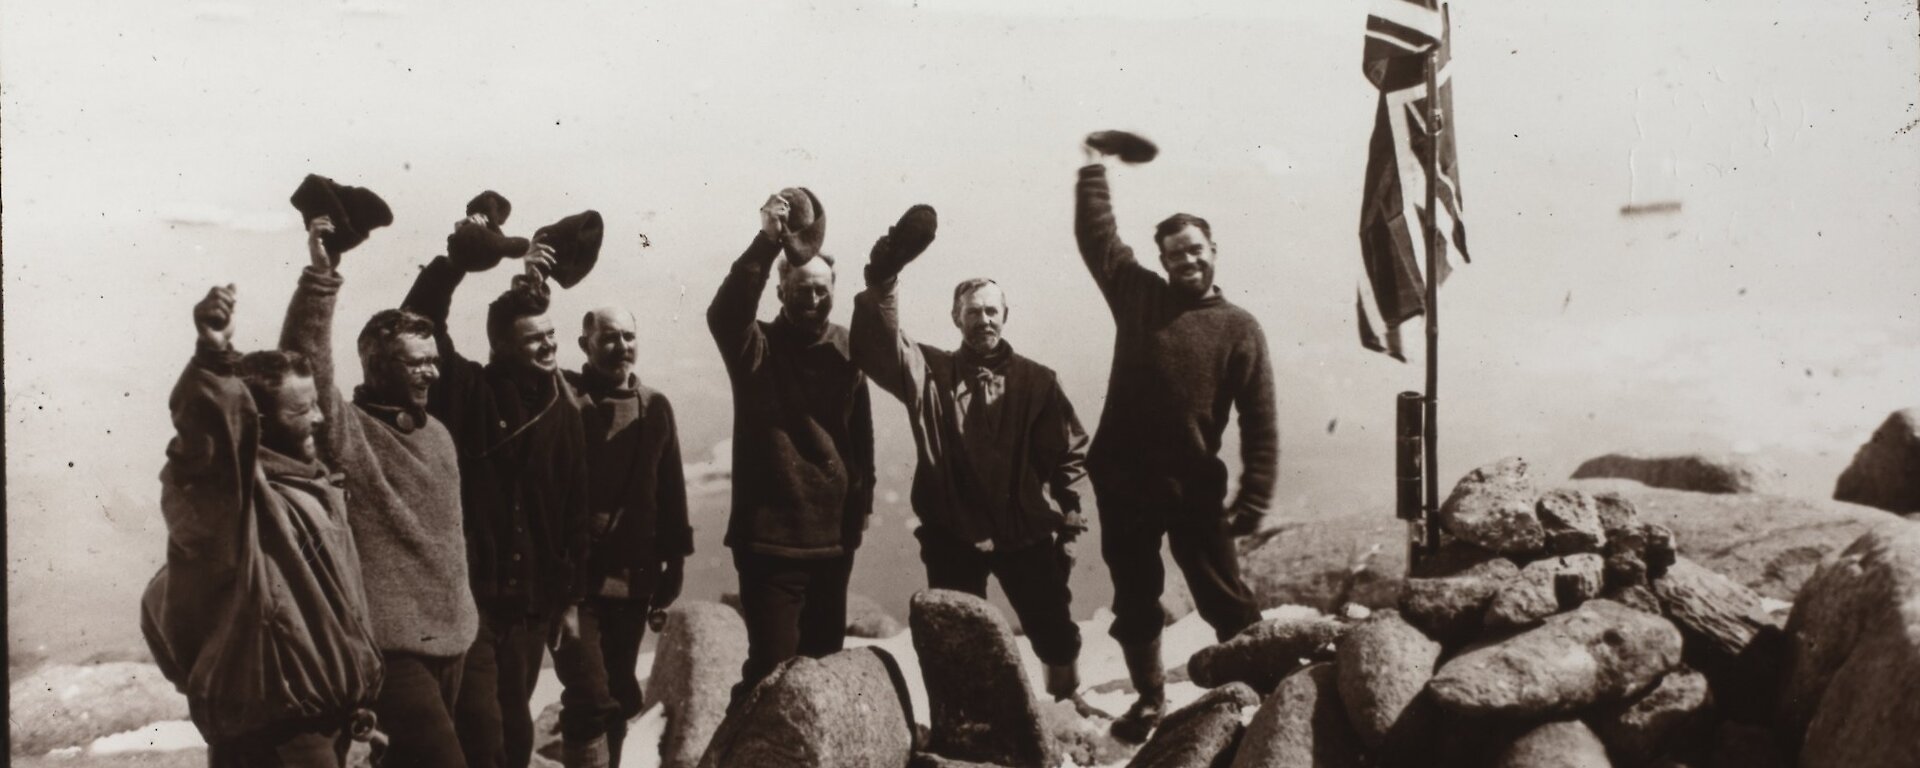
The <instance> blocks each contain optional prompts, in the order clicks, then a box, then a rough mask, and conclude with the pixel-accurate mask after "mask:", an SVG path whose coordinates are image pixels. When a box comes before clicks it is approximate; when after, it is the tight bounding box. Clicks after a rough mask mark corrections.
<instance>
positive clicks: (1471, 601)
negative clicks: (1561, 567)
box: [1400, 558, 1520, 641]
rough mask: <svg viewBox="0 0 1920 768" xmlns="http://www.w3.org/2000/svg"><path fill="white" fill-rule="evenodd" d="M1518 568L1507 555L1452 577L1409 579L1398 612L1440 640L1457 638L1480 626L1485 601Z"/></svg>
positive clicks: (1511, 578) (1516, 571) (1485, 606)
mask: <svg viewBox="0 0 1920 768" xmlns="http://www.w3.org/2000/svg"><path fill="white" fill-rule="evenodd" d="M1519 576H1520V568H1519V566H1516V565H1514V564H1513V561H1511V560H1507V559H1506V558H1498V559H1494V560H1488V561H1486V562H1484V563H1481V564H1479V565H1476V566H1474V567H1472V568H1469V569H1467V570H1466V571H1464V572H1462V573H1460V574H1459V575H1455V576H1445V577H1441V578H1435V579H1408V580H1407V585H1406V587H1405V589H1404V590H1403V593H1402V595H1401V598H1400V613H1401V615H1403V616H1404V617H1405V618H1406V619H1407V621H1408V622H1410V623H1412V624H1413V625H1414V626H1416V627H1419V628H1420V629H1422V630H1424V631H1426V633H1427V634H1429V635H1432V636H1434V637H1436V638H1439V639H1440V640H1442V641H1449V640H1458V639H1460V638H1463V637H1465V636H1466V635H1468V634H1471V633H1472V632H1473V631H1474V630H1476V629H1478V628H1479V627H1480V622H1481V617H1482V616H1483V615H1484V614H1485V613H1486V609H1487V604H1488V603H1489V602H1491V601H1492V600H1493V596H1494V595H1495V594H1496V593H1498V592H1499V591H1500V588H1501V586H1503V585H1504V584H1506V582H1508V581H1512V580H1513V579H1516V578H1519Z"/></svg>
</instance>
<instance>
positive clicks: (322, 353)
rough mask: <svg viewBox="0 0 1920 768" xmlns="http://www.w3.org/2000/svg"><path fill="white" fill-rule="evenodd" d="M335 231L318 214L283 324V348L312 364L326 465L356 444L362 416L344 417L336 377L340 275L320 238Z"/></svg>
mask: <svg viewBox="0 0 1920 768" xmlns="http://www.w3.org/2000/svg"><path fill="white" fill-rule="evenodd" d="M332 231H333V224H332V223H331V222H330V221H329V220H328V219H327V217H325V216H320V217H318V218H315V219H314V220H313V222H312V223H311V224H309V225H308V229H307V255H308V258H309V261H310V262H311V263H309V264H308V265H307V268H306V269H303V270H301V271H300V282H299V283H298V284H297V285H296V286H295V287H294V289H293V299H292V300H291V301H289V302H287V317H286V320H285V321H283V322H282V323H281V324H280V348H281V349H283V350H286V351H289V352H298V353H300V354H301V355H303V356H305V357H306V358H307V363H308V364H309V365H311V366H313V383H314V387H315V389H316V390H317V391H318V392H319V396H320V403H319V405H320V413H321V415H322V416H325V417H326V421H325V422H323V423H322V424H321V427H320V430H321V431H320V434H319V435H318V437H319V438H320V439H319V440H318V441H317V442H318V443H319V448H320V454H321V458H322V459H324V460H325V461H326V463H327V465H328V466H331V467H335V468H339V467H340V464H339V461H340V459H341V458H343V454H344V452H345V451H347V450H351V448H350V446H353V445H354V444H355V441H354V436H353V434H352V432H353V430H354V429H355V427H356V426H357V425H358V423H359V422H357V421H355V420H354V419H349V418H345V411H344V407H343V404H344V402H345V401H344V400H343V399H342V398H341V397H340V388H339V386H338V384H337V382H335V380H334V365H333V308H334V301H335V299H336V297H338V295H339V293H340V285H341V279H340V275H339V274H337V273H335V272H334V269H333V260H332V258H331V257H329V256H328V254H327V251H326V247H325V244H324V242H323V240H322V238H323V237H325V236H326V235H327V234H329V233H331V232H332Z"/></svg>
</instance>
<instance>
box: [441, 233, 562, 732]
mask: <svg viewBox="0 0 1920 768" xmlns="http://www.w3.org/2000/svg"><path fill="white" fill-rule="evenodd" d="M482 215H484V214H476V216H482ZM523 261H524V262H525V263H526V265H527V274H525V275H520V276H516V277H515V278H514V285H513V288H512V289H510V290H508V291H507V292H506V293H504V294H501V296H500V298H498V299H496V300H495V301H494V302H493V304H492V305H491V306H489V307H488V308H487V340H488V342H489V344H490V346H491V347H492V360H491V361H490V362H488V363H486V364H484V365H483V364H481V363H479V362H476V361H473V360H469V359H467V358H466V357H465V356H464V355H462V354H460V352H459V350H457V349H455V348H454V344H453V337H452V335H450V333H449V331H448V329H447V313H448V311H449V308H450V306H451V305H452V302H453V292H454V290H455V289H456V288H458V287H459V286H460V283H461V281H462V280H463V279H464V278H465V277H466V274H465V273H464V272H462V271H461V269H460V268H459V267H456V266H454V264H453V263H452V262H451V261H449V260H448V259H447V258H446V257H444V256H442V257H436V258H435V259H434V260H433V261H432V262H431V263H429V264H427V266H426V267H425V268H424V269H422V270H421V272H420V276H419V277H418V278H416V279H415V280H414V283H413V289H412V290H411V291H410V292H409V293H408V294H407V298H406V301H405V303H404V305H403V306H404V308H406V309H408V310H410V311H413V312H417V313H419V314H420V315H422V316H424V317H426V318H427V319H428V320H431V321H433V324H434V341H435V343H436V345H437V346H438V349H439V353H440V378H439V379H438V380H436V381H434V382H433V385H432V388H431V391H430V393H429V397H428V401H427V411H428V412H429V413H431V414H433V416H434V417H436V418H438V419H440V421H441V422H442V423H444V424H446V425H447V431H448V432H450V433H451V434H452V435H453V442H454V447H455V448H456V449H457V451H458V453H459V459H460V462H459V463H460V501H461V505H462V509H463V513H464V518H465V524H466V534H467V566H468V572H469V579H470V582H471V584H472V585H473V597H474V601H475V602H476V603H477V604H478V606H479V609H480V631H479V636H478V638H477V639H476V640H475V641H474V643H473V647H472V648H471V649H469V650H468V652H467V659H466V666H465V670H464V672H463V677H462V679H461V685H460V697H459V703H458V706H457V711H456V713H455V716H456V723H457V725H458V731H459V735H460V743H461V746H462V749H463V751H464V752H465V754H466V758H467V763H468V765H469V766H473V768H485V767H489V766H497V765H509V766H525V765H527V764H528V761H529V760H531V759H532V754H533V713H532V712H531V711H530V707H529V704H528V700H529V698H530V697H531V696H532V695H533V687H534V684H535V683H536V682H537V681H538V679H539V675H540V659H541V655H542V654H543V653H544V649H545V648H546V647H547V646H548V645H549V644H552V643H553V642H554V638H553V636H554V634H556V633H560V634H565V635H568V636H573V635H575V634H577V627H578V604H579V602H580V600H581V599H582V598H583V597H584V596H585V594H586V591H587V569H586V568H584V567H583V563H582V561H583V560H584V559H585V552H586V543H587V461H586V455H585V443H584V440H585V436H584V432H583V430H582V426H581V421H580V411H579V408H578V407H577V406H576V405H575V404H574V401H573V398H571V397H569V396H568V395H567V394H566V384H565V382H563V381H562V380H561V378H560V372H559V368H558V366H557V365H556V362H555V353H556V352H557V351H558V346H557V345H556V344H555V342H554V334H553V323H552V321H551V320H549V319H548V318H547V315H546V312H547V303H548V294H547V287H546V283H545V279H544V278H545V275H546V274H547V273H548V272H549V271H550V270H551V269H552V265H553V259H552V256H551V254H550V252H549V250H548V249H547V248H546V246H544V245H534V246H532V248H531V249H530V250H529V251H528V253H527V254H526V255H525V256H524V257H523ZM555 672H556V673H558V674H559V675H560V676H561V680H562V682H563V683H564V682H566V681H567V679H568V677H569V676H571V675H572V674H573V673H574V672H575V670H574V669H572V668H570V667H568V666H566V665H561V664H556V666H555Z"/></svg>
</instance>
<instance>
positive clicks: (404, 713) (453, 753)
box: [373, 651, 466, 768]
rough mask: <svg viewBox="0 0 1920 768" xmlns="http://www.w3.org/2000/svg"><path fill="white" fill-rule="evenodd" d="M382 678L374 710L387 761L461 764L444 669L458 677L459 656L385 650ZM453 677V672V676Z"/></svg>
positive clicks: (433, 767) (442, 767) (433, 766)
mask: <svg viewBox="0 0 1920 768" xmlns="http://www.w3.org/2000/svg"><path fill="white" fill-rule="evenodd" d="M381 657H382V658H384V659H385V660H386V664H387V675H386V681H385V682H384V683H382V684H381V686H380V698H379V699H378V700H377V701H375V702H374V705H373V713H374V715H375V716H377V717H378V718H379V719H380V730H381V731H384V732H385V733H386V734H387V736H388V738H389V739H390V740H391V741H390V742H389V743H388V745H387V753H386V764H387V765H396V766H399V765H406V766H424V767H425V768H463V767H464V766H465V765H466V761H464V760H462V759H461V756H460V753H461V749H460V737H459V736H458V735H457V734H456V733H455V732H454V727H453V714H452V709H451V708H450V707H449V706H448V701H447V700H448V698H449V697H448V696H447V695H446V693H447V691H446V688H445V679H446V677H447V675H448V672H447V670H448V669H449V668H451V669H453V670H454V674H455V675H456V676H457V674H458V670H459V668H460V663H461V657H459V656H449V657H444V658H436V657H431V656H421V655H418V654H412V653H402V652H398V651H388V652H384V653H382V654H381ZM456 679H457V677H456Z"/></svg>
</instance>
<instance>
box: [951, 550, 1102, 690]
mask: <svg viewBox="0 0 1920 768" xmlns="http://www.w3.org/2000/svg"><path fill="white" fill-rule="evenodd" d="M914 536H915V537H916V538H918V539H919V540H920V561H921V562H923V563H925V564H926V566H927V586H928V587H929V588H932V589H951V590H956V591H959V592H965V593H967V594H970V595H974V596H976V597H982V598H984V597H986V596H987V574H989V573H991V574H993V576H994V578H997V579H999V580H1000V591H1002V592H1005V593H1006V594H1007V602H1008V603H1011V604H1012V605H1013V614H1014V615H1015V616H1017V617H1019V619H1020V627H1021V629H1023V630H1024V631H1025V632H1026V634H1027V638H1028V639H1029V640H1031V641H1033V653H1034V655H1036V656H1039V657H1040V660H1041V661H1043V662H1046V663H1048V664H1053V665H1063V664H1068V663H1071V662H1073V661H1074V660H1075V659H1078V658H1079V657H1080V625H1078V624H1075V623H1073V607H1072V604H1073V591H1072V590H1071V589H1069V588H1068V586H1067V577H1068V575H1070V574H1071V573H1072V570H1073V566H1072V564H1071V562H1070V561H1065V560H1063V558H1062V557H1061V556H1060V550H1059V548H1058V547H1057V546H1056V545H1055V543H1054V539H1053V537H1051V536H1049V537H1047V539H1046V540H1045V541H1041V542H1037V543H1035V544H1031V545H1029V546H1025V547H1021V548H1019V549H1014V550H1000V549H996V550H994V551H992V552H982V551H980V550H979V549H978V548H977V547H975V546H974V545H972V544H969V543H967V542H964V541H960V540H959V539H957V538H955V537H953V536H952V535H950V534H946V533H941V532H938V531H935V530H933V529H932V528H929V527H927V526H925V525H922V526H920V528H919V529H917V530H916V531H914Z"/></svg>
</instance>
